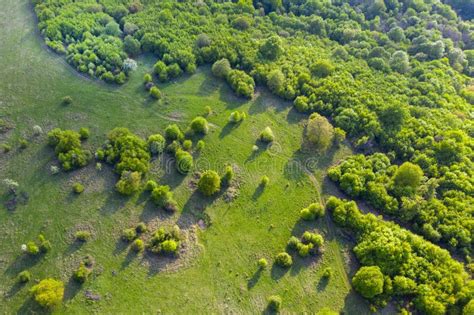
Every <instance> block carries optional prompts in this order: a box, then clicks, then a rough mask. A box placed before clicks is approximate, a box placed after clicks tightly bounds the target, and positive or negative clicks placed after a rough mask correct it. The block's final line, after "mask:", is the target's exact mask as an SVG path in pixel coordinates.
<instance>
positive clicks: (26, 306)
mask: <svg viewBox="0 0 474 315" xmlns="http://www.w3.org/2000/svg"><path fill="white" fill-rule="evenodd" d="M50 313H51V311H50V310H47V309H45V308H43V307H41V306H40V305H39V304H38V303H36V301H35V300H34V299H33V298H32V297H31V296H30V297H28V298H27V299H26V300H25V302H24V303H23V304H22V305H21V306H20V308H19V309H18V310H17V312H16V314H50Z"/></svg>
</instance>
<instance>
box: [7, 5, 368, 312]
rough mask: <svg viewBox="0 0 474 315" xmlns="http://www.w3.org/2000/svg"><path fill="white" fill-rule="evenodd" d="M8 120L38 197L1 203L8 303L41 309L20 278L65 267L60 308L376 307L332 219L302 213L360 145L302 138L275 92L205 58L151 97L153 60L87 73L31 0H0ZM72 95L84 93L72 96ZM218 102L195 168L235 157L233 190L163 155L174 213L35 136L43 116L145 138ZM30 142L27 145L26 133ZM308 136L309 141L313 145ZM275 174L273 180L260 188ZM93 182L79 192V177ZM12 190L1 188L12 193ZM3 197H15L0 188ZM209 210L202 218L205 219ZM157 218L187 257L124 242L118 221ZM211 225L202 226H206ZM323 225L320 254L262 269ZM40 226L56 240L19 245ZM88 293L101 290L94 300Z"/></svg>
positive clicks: (20, 164) (21, 168) (57, 274)
mask: <svg viewBox="0 0 474 315" xmlns="http://www.w3.org/2000/svg"><path fill="white" fill-rule="evenodd" d="M0 3H1V6H2V10H1V12H0V25H1V27H2V29H3V31H2V32H1V33H0V42H1V43H2V44H1V45H0V69H1V70H0V75H1V78H2V79H1V80H0V118H2V119H4V120H6V121H7V122H8V123H9V124H10V125H11V127H12V129H11V130H9V131H8V132H6V133H4V134H1V135H0V143H8V144H10V145H12V147H13V149H12V151H11V152H9V153H6V154H4V153H0V178H1V179H3V178H12V179H14V180H15V181H17V182H18V183H19V184H20V187H21V190H22V191H25V192H26V193H27V194H28V196H29V198H28V202H27V203H26V204H24V205H19V206H18V207H17V209H16V210H14V211H8V210H6V209H5V208H4V207H3V206H2V208H1V210H0V231H1V233H0V295H1V300H0V312H1V313H29V312H32V311H39V310H38V309H37V308H36V306H35V304H34V303H33V302H32V301H31V299H30V298H29V294H28V289H29V288H30V287H31V285H32V282H30V283H29V284H27V285H25V286H21V285H18V283H17V280H16V277H17V274H18V273H19V272H20V271H22V270H29V271H30V272H31V273H32V275H33V279H43V278H46V277H54V278H58V279H62V280H63V281H64V282H65V283H66V293H65V300H64V303H63V306H61V307H60V308H58V309H56V310H55V311H56V312H57V313H67V314H80V313H86V312H96V313H103V314H125V313H157V312H159V311H161V312H163V313H186V314H191V313H260V312H262V311H264V309H265V306H266V298H267V297H268V296H269V295H272V294H278V295H280V296H282V298H283V301H284V302H283V310H284V312H298V313H301V312H315V311H316V310H318V309H320V308H322V307H326V306H327V307H330V308H331V309H334V310H345V311H346V312H347V313H348V314H366V313H368V311H367V305H366V304H365V302H364V301H362V300H361V299H360V298H359V297H358V296H357V295H355V294H354V293H353V292H352V291H351V289H350V284H349V276H350V275H351V273H352V272H353V271H354V270H351V268H350V265H351V264H350V263H349V262H350V255H349V253H348V252H349V251H348V245H347V244H346V243H345V242H344V241H343V240H342V239H341V237H340V236H339V235H338V233H337V231H335V230H334V227H333V226H332V223H331V222H330V220H329V219H328V218H326V219H324V220H320V221H319V222H317V223H313V224H311V223H302V222H300V221H299V211H300V209H301V208H303V207H305V206H307V205H308V204H309V203H310V202H314V201H320V200H321V198H323V196H320V195H319V191H321V190H322V188H323V187H321V185H320V183H322V182H323V180H322V179H323V177H324V173H325V170H326V169H327V167H328V166H329V165H331V164H332V163H334V162H335V161H337V160H338V159H340V158H341V157H342V156H345V155H347V154H350V150H349V149H347V148H342V149H340V150H338V151H336V152H331V153H330V154H329V155H328V156H324V157H320V156H317V155H315V154H314V153H312V152H308V151H307V150H305V149H301V148H302V139H303V138H302V133H303V128H304V125H303V123H304V118H305V117H304V116H302V115H299V114H297V113H295V112H294V111H293V110H291V106H290V104H289V103H284V102H282V101H280V100H278V99H276V98H274V97H272V96H271V95H269V93H268V92H266V91H263V90H260V91H258V92H257V94H256V97H255V98H254V99H253V100H252V101H243V100H241V99H238V98H236V97H235V96H233V94H232V93H231V91H230V89H229V88H228V87H227V86H226V84H225V83H224V82H221V81H218V80H216V79H215V78H212V77H211V76H210V75H209V69H207V68H201V69H200V70H199V71H198V72H197V73H196V74H195V75H193V76H191V77H185V78H182V79H180V80H178V81H177V82H172V83H169V84H167V85H163V86H160V88H162V91H163V92H164V95H165V99H164V100H162V101H160V102H153V101H151V100H150V99H149V97H148V96H147V94H146V93H145V91H144V90H143V85H142V77H143V74H144V73H145V71H147V70H148V69H150V66H151V63H152V61H153V60H152V59H151V58H148V59H147V58H144V59H142V60H139V64H140V66H139V69H138V70H137V71H136V73H134V74H133V75H132V77H131V80H130V81H129V82H128V83H126V84H125V85H124V86H121V87H112V86H107V85H104V84H102V83H98V82H94V81H91V80H88V79H86V78H83V77H81V76H79V75H77V73H76V72H75V71H74V69H72V68H71V67H69V66H68V65H67V64H66V63H65V61H64V60H63V59H61V57H59V56H57V55H54V54H52V53H50V52H48V51H47V50H46V49H45V48H44V46H43V42H42V40H41V38H40V37H39V35H38V33H37V30H36V28H35V20H34V14H33V13H32V10H31V7H30V5H29V2H28V1H27V0H0ZM65 95H70V96H72V98H73V99H74V102H73V104H72V105H70V106H63V105H61V104H60V103H61V99H62V97H64V96H65ZM205 106H211V108H212V109H213V113H212V114H211V115H210V116H209V117H208V120H209V122H210V123H211V132H210V133H209V134H208V135H207V136H206V137H205V138H204V140H205V141H206V148H205V149H204V151H203V152H201V153H200V154H199V155H196V156H195V159H196V164H197V167H198V169H207V168H211V169H216V170H220V171H221V170H222V169H223V168H224V166H225V165H226V164H227V163H229V164H232V165H234V167H235V168H236V169H237V170H238V171H237V180H236V186H238V187H237V189H236V191H237V194H236V196H235V199H234V200H232V201H231V202H227V201H226V200H225V199H226V198H227V195H226V193H225V192H224V193H222V194H221V195H219V196H217V197H216V198H203V197H201V196H200V195H199V194H197V193H195V192H194V191H193V189H192V188H191V187H192V186H193V185H192V184H193V180H194V179H193V176H192V175H188V176H181V175H178V174H177V173H176V172H175V171H174V168H173V166H172V165H171V166H170V164H169V163H168V162H167V161H166V160H165V161H160V160H156V161H154V162H153V170H152V172H151V173H150V176H149V177H150V178H153V179H155V180H157V181H159V182H160V183H162V184H168V185H170V186H171V187H172V189H173V191H174V194H175V197H176V199H177V201H178V203H179V205H180V208H181V209H182V210H180V211H178V212H177V213H176V214H174V215H168V214H166V213H164V212H163V211H161V210H156V209H155V208H154V207H153V205H152V204H151V203H150V202H149V201H148V196H147V195H146V194H142V195H137V196H134V197H131V198H123V197H120V196H119V195H118V194H116V193H115V192H114V191H113V184H114V183H115V181H116V180H117V178H116V175H115V174H113V172H112V171H111V169H110V168H108V167H104V168H103V169H102V170H101V171H97V170H96V169H95V166H94V163H91V164H90V165H89V166H88V167H86V168H84V169H81V170H78V171H74V172H70V173H61V174H58V175H51V173H50V171H49V169H50V166H51V165H55V164H57V162H56V159H55V156H54V152H53V150H52V149H51V148H49V147H48V146H47V145H46V141H45V136H44V135H43V136H40V137H33V136H32V126H34V125H40V126H41V127H42V128H43V129H44V130H45V131H47V130H50V129H52V128H54V127H61V128H68V129H75V130H77V129H78V128H80V127H88V128H90V130H91V135H92V136H91V138H90V139H89V140H88V141H87V143H86V146H87V147H89V148H91V149H92V150H94V149H96V148H97V147H98V146H99V145H100V144H101V143H103V141H104V140H105V135H106V133H107V132H108V131H109V130H111V129H112V128H114V127H118V126H121V127H128V128H130V129H131V130H132V131H134V132H136V133H137V134H139V135H141V136H143V137H145V136H147V135H149V134H152V133H156V132H162V131H163V129H164V127H165V126H166V125H168V124H169V123H177V124H179V125H180V126H182V127H183V128H185V127H186V126H187V125H188V124H189V122H190V121H191V120H192V118H194V117H195V116H196V115H201V114H203V113H204V108H205ZM236 109H238V110H240V111H242V110H243V111H246V112H248V113H249V118H248V119H247V120H246V121H245V122H243V123H242V124H241V125H239V126H238V127H235V128H232V127H229V126H228V125H227V118H228V116H229V114H230V113H231V112H232V111H233V110H236ZM266 126H271V127H272V129H273V131H274V133H275V135H276V143H275V144H274V145H273V146H272V147H271V148H260V150H259V151H258V152H256V153H253V152H252V146H253V145H254V144H255V139H256V138H257V136H258V134H259V133H260V131H261V130H262V129H263V128H265V127H266ZM20 138H26V139H28V140H29V141H30V145H29V146H28V147H27V148H26V149H24V150H20V149H19V145H18V142H19V139H20ZM303 147H304V146H303ZM263 175H267V176H268V177H269V178H270V184H269V185H268V187H267V188H266V189H264V190H261V189H259V188H258V184H259V181H260V178H261V177H262V176H263ZM75 182H81V183H83V184H84V185H85V186H86V189H85V192H84V193H83V194H81V195H79V196H75V195H73V194H72V193H71V186H72V184H73V183H75ZM3 193H4V192H3V191H2V194H3ZM0 201H2V204H3V202H4V201H5V196H3V197H0ZM200 220H202V222H204V225H205V226H199V225H198V224H197V223H198V222H199V221H200ZM140 221H144V222H147V224H148V225H149V226H152V227H157V226H161V225H170V224H175V223H176V224H178V225H179V226H180V227H181V228H182V229H183V231H184V232H185V235H186V236H187V241H186V242H185V251H184V252H183V253H181V256H180V258H178V259H176V260H172V259H165V258H161V257H158V256H153V257H151V256H148V255H144V256H143V255H138V256H134V255H132V254H130V252H129V250H128V248H127V247H126V244H124V243H123V242H121V241H120V235H121V231H122V230H123V229H125V228H128V227H133V226H134V224H136V223H137V222H140ZM201 225H202V224H201ZM78 229H88V230H90V231H91V232H92V234H93V238H92V240H91V241H89V242H87V243H86V244H84V245H82V246H80V245H78V244H76V243H74V241H73V234H74V232H75V231H76V230H78ZM308 229H316V230H318V231H319V232H320V233H322V234H323V235H324V237H325V239H326V245H325V252H324V254H323V255H322V256H321V257H318V258H316V259H315V258H307V259H301V258H296V257H295V264H294V265H293V266H292V268H290V269H289V270H286V271H285V270H281V269H279V268H272V267H271V264H270V266H269V268H268V269H267V270H265V271H263V272H258V271H257V266H256V262H257V260H258V259H259V258H261V257H265V258H267V259H268V260H269V262H270V263H271V262H272V260H273V257H274V256H275V255H276V254H277V253H278V252H280V251H283V250H284V249H285V246H286V242H287V240H288V238H289V237H290V236H291V235H292V234H294V235H297V236H300V234H301V233H302V232H303V231H304V230H308ZM39 233H43V234H44V235H45V236H46V238H47V239H49V240H50V241H51V242H52V245H53V249H52V251H51V252H49V253H47V254H46V255H45V256H44V257H42V258H40V259H37V260H33V259H31V258H28V257H25V256H24V255H23V254H22V253H21V252H20V246H21V244H24V243H26V242H27V241H29V240H34V239H35V238H36V237H37V235H38V234H39ZM87 254H90V255H92V256H93V257H94V258H95V261H96V265H95V268H94V274H93V277H92V279H91V280H90V281H88V282H86V283H85V284H84V285H83V286H78V285H76V284H75V283H74V282H72V280H71V275H72V272H73V270H74V269H75V268H76V267H77V266H78V264H79V261H80V260H81V258H82V257H84V256H85V255H87ZM327 266H331V267H332V269H333V271H334V276H333V277H332V278H331V279H330V281H329V282H327V283H326V282H324V281H321V280H320V278H321V273H322V270H323V269H324V268H325V267H327ZM86 291H90V292H92V293H93V294H98V295H100V300H98V301H94V302H91V301H88V300H87V299H86V297H85V295H84V293H85V292H86Z"/></svg>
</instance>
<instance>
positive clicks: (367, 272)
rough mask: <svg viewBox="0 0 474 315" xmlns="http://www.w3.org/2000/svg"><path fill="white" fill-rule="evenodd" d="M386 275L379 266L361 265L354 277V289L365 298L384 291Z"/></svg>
mask: <svg viewBox="0 0 474 315" xmlns="http://www.w3.org/2000/svg"><path fill="white" fill-rule="evenodd" d="M383 284H384V277H383V273H382V271H380V268H379V267H378V266H369V267H361V268H360V269H359V270H358V271H357V272H356V274H355V275H354V277H353V278H352V285H353V286H354V289H355V290H356V291H357V292H359V293H360V294H361V295H362V296H363V297H365V298H373V297H375V296H377V295H379V294H381V293H382V292H383Z"/></svg>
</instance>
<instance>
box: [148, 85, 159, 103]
mask: <svg viewBox="0 0 474 315" xmlns="http://www.w3.org/2000/svg"><path fill="white" fill-rule="evenodd" d="M150 96H151V97H153V98H154V99H157V100H159V99H160V98H161V91H160V89H159V88H157V87H156V86H153V87H152V88H151V89H150Z"/></svg>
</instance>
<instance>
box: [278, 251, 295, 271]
mask: <svg viewBox="0 0 474 315" xmlns="http://www.w3.org/2000/svg"><path fill="white" fill-rule="evenodd" d="M275 264H277V265H278V266H280V267H284V268H288V267H290V266H291V265H292V264H293V259H292V258H291V256H290V255H289V254H288V253H287V252H282V253H279V254H278V255H277V256H276V257H275Z"/></svg>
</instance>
